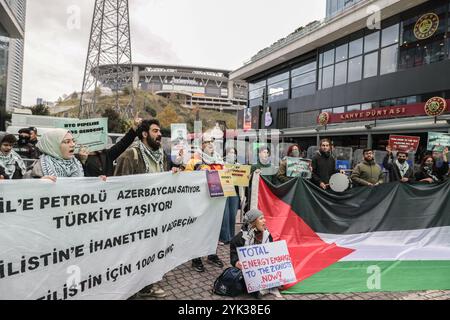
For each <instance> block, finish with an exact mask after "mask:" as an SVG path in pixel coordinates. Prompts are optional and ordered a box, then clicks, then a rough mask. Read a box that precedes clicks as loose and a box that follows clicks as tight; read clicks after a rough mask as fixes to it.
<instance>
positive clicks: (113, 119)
mask: <svg viewBox="0 0 450 320" xmlns="http://www.w3.org/2000/svg"><path fill="white" fill-rule="evenodd" d="M102 117H103V118H108V132H110V133H125V130H126V126H127V123H126V121H125V120H123V119H122V118H121V117H120V114H119V113H118V112H117V111H115V110H114V109H111V108H108V109H105V111H104V112H103V114H102Z"/></svg>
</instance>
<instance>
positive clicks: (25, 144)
mask: <svg viewBox="0 0 450 320" xmlns="http://www.w3.org/2000/svg"><path fill="white" fill-rule="evenodd" d="M30 137H31V131H30V129H29V128H23V129H20V130H19V139H18V140H17V142H16V144H15V145H14V151H15V152H17V154H18V155H19V156H21V157H22V158H23V159H38V158H39V155H40V154H39V151H38V149H37V148H36V146H35V145H34V144H33V143H31V141H30Z"/></svg>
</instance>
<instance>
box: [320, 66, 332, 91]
mask: <svg viewBox="0 0 450 320" xmlns="http://www.w3.org/2000/svg"><path fill="white" fill-rule="evenodd" d="M333 78H334V65H332V66H329V67H326V68H323V75H322V88H323V89H326V88H330V87H332V86H333Z"/></svg>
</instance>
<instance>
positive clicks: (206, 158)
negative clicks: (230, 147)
mask: <svg viewBox="0 0 450 320" xmlns="http://www.w3.org/2000/svg"><path fill="white" fill-rule="evenodd" d="M196 152H197V153H198V154H200V155H201V157H202V160H203V163H205V164H207V165H211V164H223V160H222V157H221V156H220V155H219V154H217V153H215V152H214V153H213V155H212V156H210V155H209V154H206V153H204V152H203V151H202V150H200V149H198V150H197V151H196Z"/></svg>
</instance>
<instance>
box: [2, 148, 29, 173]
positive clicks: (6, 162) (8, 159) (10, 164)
mask: <svg viewBox="0 0 450 320" xmlns="http://www.w3.org/2000/svg"><path fill="white" fill-rule="evenodd" d="M16 164H17V165H18V166H19V168H20V170H21V171H22V175H24V174H25V173H26V172H27V167H26V166H25V163H24V162H23V160H22V158H21V157H20V156H19V155H18V154H17V153H16V152H15V151H14V150H11V152H10V153H9V154H8V155H7V156H5V155H4V154H3V153H0V166H2V167H3V168H4V169H5V173H6V174H7V175H8V176H9V178H10V179H12V177H13V175H14V172H15V171H16Z"/></svg>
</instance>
